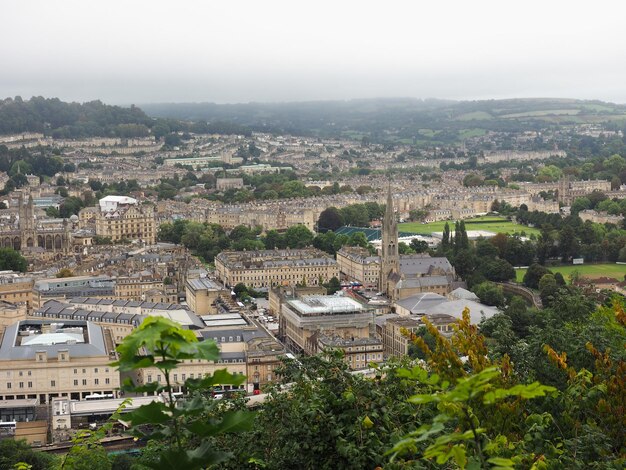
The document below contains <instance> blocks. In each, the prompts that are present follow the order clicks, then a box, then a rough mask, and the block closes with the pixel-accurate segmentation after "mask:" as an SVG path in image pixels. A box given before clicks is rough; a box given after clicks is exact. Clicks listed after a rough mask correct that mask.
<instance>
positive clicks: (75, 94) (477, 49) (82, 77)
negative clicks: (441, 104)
mask: <svg viewBox="0 0 626 470" xmlns="http://www.w3.org/2000/svg"><path fill="white" fill-rule="evenodd" d="M0 13H2V14H3V17H5V18H7V20H8V21H5V24H4V26H3V28H2V30H0V56H1V57H2V58H3V73H2V74H0V96H2V97H14V96H17V95H19V96H22V97H23V98H25V99H26V98H30V97H31V96H45V97H58V98H60V99H62V100H64V101H79V102H84V101H91V100H96V99H99V100H102V101H103V102H106V103H110V104H126V105H127V104H131V103H134V104H137V105H141V104H144V105H145V104H159V103H202V102H209V103H216V104H240V103H251V102H254V103H289V102H310V101H336V100H342V101H344V100H354V99H377V98H398V97H400V98H402V97H405V98H415V99H429V98H433V99H443V100H446V99H449V100H463V101H471V100H482V99H514V98H542V97H551V98H568V99H590V100H601V101H609V102H614V103H626V88H625V87H624V84H625V83H626V39H625V38H624V36H623V35H622V33H621V29H622V18H623V17H624V16H625V15H624V14H623V13H626V7H625V6H623V5H619V4H618V5H615V4H613V3H611V2H608V1H599V2H595V3H594V4H593V7H592V6H591V5H590V4H589V3H588V2H576V1H574V2H571V1H570V2H565V1H562V0H558V1H554V2H547V3H543V2H540V1H537V0H531V1H528V2H524V3H520V4H511V3H509V2H500V1H493V0H488V1H484V2H480V3H476V2H461V1H452V0H447V1H442V2H437V4H422V3H409V4H406V3H400V2H394V3H389V4H386V5H385V6H384V7H383V6H381V5H380V4H379V3H374V2H371V1H361V2H356V1H343V2H339V3H333V2H329V1H320V2H316V3H315V4H310V5H309V4H299V3H294V2H287V1H278V0H272V1H267V2H251V1H242V0H240V1H232V2H228V3H222V4H219V3H216V2H199V1H191V0H187V1H182V2H178V3H176V4H172V3H170V2H164V1H151V2H148V1H134V2H128V3H125V2H122V1H121V0H111V1H108V2H101V1H94V2H84V1H78V0H61V1H58V2H47V1H43V0H32V1H28V2H24V1H21V0H8V1H5V2H3V3H2V4H1V5H0Z"/></svg>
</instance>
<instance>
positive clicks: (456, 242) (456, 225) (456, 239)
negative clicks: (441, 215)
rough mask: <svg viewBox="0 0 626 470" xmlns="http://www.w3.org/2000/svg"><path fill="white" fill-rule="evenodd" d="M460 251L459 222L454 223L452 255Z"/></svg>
mask: <svg viewBox="0 0 626 470" xmlns="http://www.w3.org/2000/svg"><path fill="white" fill-rule="evenodd" d="M460 249H461V225H460V224H459V222H458V221H457V222H455V223H454V253H458V251H459V250H460Z"/></svg>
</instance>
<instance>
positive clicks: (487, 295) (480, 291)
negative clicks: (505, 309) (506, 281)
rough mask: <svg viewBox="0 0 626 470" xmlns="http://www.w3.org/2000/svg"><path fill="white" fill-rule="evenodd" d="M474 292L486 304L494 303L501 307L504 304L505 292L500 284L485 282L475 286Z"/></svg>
mask: <svg viewBox="0 0 626 470" xmlns="http://www.w3.org/2000/svg"><path fill="white" fill-rule="evenodd" d="M474 293H475V294H476V295H477V296H478V298H479V299H480V301H481V302H482V303H484V304H486V305H494V306H496V307H501V306H502V305H504V292H503V290H502V286H498V285H496V284H494V283H493V282H483V283H482V284H479V285H478V286H476V287H474Z"/></svg>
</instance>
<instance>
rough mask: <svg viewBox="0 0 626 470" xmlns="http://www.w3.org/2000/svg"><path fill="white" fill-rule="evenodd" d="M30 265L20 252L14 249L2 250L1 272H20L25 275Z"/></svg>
mask: <svg viewBox="0 0 626 470" xmlns="http://www.w3.org/2000/svg"><path fill="white" fill-rule="evenodd" d="M27 267H28V263H27V262H26V258H24V257H23V256H22V255H21V254H20V253H19V252H18V251H15V250H14V249H13V248H0V270H2V271H20V272H23V273H25V272H26V268H27Z"/></svg>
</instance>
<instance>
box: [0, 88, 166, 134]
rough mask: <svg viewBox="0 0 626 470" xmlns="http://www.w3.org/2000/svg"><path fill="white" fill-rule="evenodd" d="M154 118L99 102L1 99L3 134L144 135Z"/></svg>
mask: <svg viewBox="0 0 626 470" xmlns="http://www.w3.org/2000/svg"><path fill="white" fill-rule="evenodd" d="M153 124H154V119H152V118H150V117H148V116H147V115H146V114H145V113H144V112H143V111H142V110H141V109H139V108H137V107H136V106H131V107H129V108H123V107H120V106H109V105H106V104H103V103H102V102H100V101H90V102H88V103H82V104H80V103H65V102H63V101H61V100H59V99H58V98H42V97H40V96H38V97H33V98H31V99H30V100H22V99H21V98H20V97H16V98H7V99H4V100H0V134H15V133H20V132H43V133H45V134H47V135H52V136H53V137H57V138H82V137H91V136H111V137H113V136H116V137H142V136H145V135H148V134H149V132H150V131H149V129H150V127H151V126H152V125H153Z"/></svg>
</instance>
